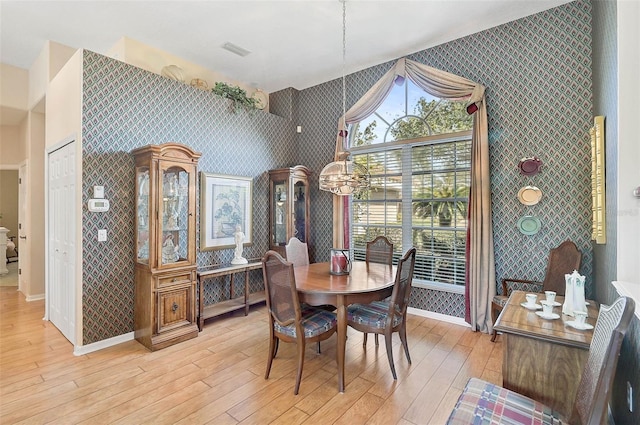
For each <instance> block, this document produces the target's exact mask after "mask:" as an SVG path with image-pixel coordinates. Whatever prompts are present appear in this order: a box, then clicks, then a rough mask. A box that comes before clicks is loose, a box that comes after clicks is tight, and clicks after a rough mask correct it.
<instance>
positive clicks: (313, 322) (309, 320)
mask: <svg viewBox="0 0 640 425" xmlns="http://www.w3.org/2000/svg"><path fill="white" fill-rule="evenodd" d="M337 323H338V322H337V319H336V315H335V314H334V313H331V312H329V311H327V310H323V309H319V308H313V307H311V306H305V308H304V309H303V310H302V328H303V329H304V336H305V338H311V337H314V336H317V335H320V334H322V333H325V332H328V331H329V330H331V328H335V327H336V325H337ZM273 327H274V329H275V331H276V332H277V333H281V334H285V335H288V336H290V337H291V338H295V337H296V327H295V325H294V324H290V325H288V326H282V325H280V324H279V323H278V322H274V323H273Z"/></svg>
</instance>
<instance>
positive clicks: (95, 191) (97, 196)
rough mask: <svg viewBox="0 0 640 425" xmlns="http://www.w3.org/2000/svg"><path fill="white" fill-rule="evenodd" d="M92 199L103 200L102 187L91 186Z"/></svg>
mask: <svg viewBox="0 0 640 425" xmlns="http://www.w3.org/2000/svg"><path fill="white" fill-rule="evenodd" d="M93 197H94V198H95V199H103V198H104V186H93Z"/></svg>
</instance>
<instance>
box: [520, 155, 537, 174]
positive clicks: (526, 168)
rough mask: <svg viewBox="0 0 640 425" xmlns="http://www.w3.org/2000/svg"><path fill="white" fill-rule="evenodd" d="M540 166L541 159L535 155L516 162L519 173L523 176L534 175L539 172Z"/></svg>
mask: <svg viewBox="0 0 640 425" xmlns="http://www.w3.org/2000/svg"><path fill="white" fill-rule="evenodd" d="M541 167H542V161H540V160H539V159H538V158H536V157H535V156H532V157H530V158H522V159H521V160H520V163H519V164H518V168H519V169H520V174H524V175H525V176H535V175H536V174H538V173H539V172H540V168H541Z"/></svg>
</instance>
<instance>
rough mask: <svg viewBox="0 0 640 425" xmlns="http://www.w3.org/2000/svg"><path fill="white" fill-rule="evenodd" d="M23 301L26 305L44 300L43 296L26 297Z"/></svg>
mask: <svg viewBox="0 0 640 425" xmlns="http://www.w3.org/2000/svg"><path fill="white" fill-rule="evenodd" d="M25 300H26V301H27V302H28V303H29V302H31V301H40V300H44V294H36V295H28V296H27V297H25Z"/></svg>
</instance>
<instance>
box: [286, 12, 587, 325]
mask: <svg viewBox="0 0 640 425" xmlns="http://www.w3.org/2000/svg"><path fill="white" fill-rule="evenodd" d="M409 59H412V60H415V61H418V62H421V63H424V64H427V65H430V66H433V67H435V68H438V69H442V70H445V71H448V72H451V73H454V74H457V75H460V76H463V77H466V78H468V79H470V80H472V81H476V82H479V83H481V84H484V85H485V86H486V87H487V90H486V99H487V108H488V115H489V142H490V150H491V173H492V176H491V182H492V203H493V226H494V227H493V229H494V239H495V244H494V246H495V263H496V278H497V279H496V280H497V281H498V282H499V281H500V279H502V278H504V277H512V278H514V277H520V278H528V279H535V280H542V279H543V277H544V273H545V269H546V262H547V256H548V253H549V250H550V249H551V248H553V247H555V246H557V245H559V244H560V243H561V242H562V241H564V240H566V239H571V240H573V241H574V242H575V243H576V245H577V246H578V248H579V249H580V250H581V251H582V253H583V260H582V267H581V270H580V272H581V273H582V274H583V275H585V276H586V277H587V292H588V295H589V296H593V291H592V278H591V277H592V249H591V242H590V235H591V221H590V220H591V188H590V187H591V186H590V185H591V180H590V179H591V174H590V173H591V171H590V170H591V162H590V161H591V159H590V156H591V151H590V145H589V136H588V131H589V128H590V127H591V125H592V124H591V121H592V115H591V102H592V98H591V91H592V87H591V3H590V2H589V1H578V2H574V3H570V4H567V5H564V6H561V7H558V8H554V9H551V10H549V11H545V12H542V13H539V14H536V15H532V16H530V17H527V18H524V19H520V20H517V21H514V22H510V23H507V24H504V25H501V26H498V27H495V28H492V29H489V30H486V31H483V32H480V33H477V34H474V35H471V36H468V37H465V38H461V39H458V40H455V41H452V42H449V43H445V44H442V45H439V46H436V47H434V48H430V49H426V50H423V51H420V52H418V53H416V54H413V55H410V56H409ZM391 66H392V63H385V64H381V65H379V66H375V67H372V68H368V69H366V70H363V71H361V72H357V73H354V74H351V75H348V76H347V81H346V86H347V108H349V107H350V106H351V105H353V104H354V103H355V102H356V101H357V100H358V99H359V98H360V97H361V96H362V95H363V94H364V93H365V92H366V91H367V90H368V89H369V88H370V87H371V86H372V85H373V84H374V83H375V82H376V81H377V80H378V79H379V78H380V77H381V76H382V75H383V74H384V73H385V72H386V71H387V70H388V69H389V68H390V67H391ZM340 83H341V81H340V80H334V81H330V82H328V83H326V84H321V85H318V86H315V87H312V88H309V89H306V90H302V91H300V93H299V104H298V113H299V124H300V125H302V129H303V131H302V134H300V135H299V137H298V141H297V149H298V152H297V155H298V158H299V159H300V162H301V163H304V164H306V165H307V166H309V167H311V169H313V170H317V171H319V170H321V169H322V166H323V165H325V164H326V163H328V162H329V161H331V160H332V157H333V152H334V147H335V134H336V129H337V120H338V117H339V116H340V115H341V113H342V102H341V100H340V99H341V98H342V93H341V84H340ZM533 155H535V156H537V157H539V158H540V159H541V160H542V162H543V168H542V172H541V173H540V174H538V175H536V176H532V177H528V176H522V175H520V174H519V173H518V162H519V161H520V159H521V158H523V157H525V156H533ZM525 185H535V186H537V187H538V188H540V190H541V191H542V193H543V196H542V200H541V201H540V203H539V204H537V205H534V206H525V205H522V204H521V203H520V202H519V201H518V199H517V194H518V190H519V189H520V188H521V187H523V186H525ZM312 187H313V188H315V187H317V175H315V176H314V183H313V184H312ZM313 195H314V199H316V200H317V201H318V204H316V205H314V208H313V209H312V214H314V217H313V222H314V223H318V224H319V225H317V226H315V227H314V229H312V233H313V235H314V238H315V242H316V248H317V251H318V255H327V253H328V252H329V249H330V248H331V197H330V195H328V194H325V193H319V191H317V189H316V193H313ZM316 206H317V207H316ZM527 214H529V215H535V216H537V217H539V218H540V220H541V221H542V228H541V231H540V232H539V233H538V234H536V235H534V236H525V235H523V234H521V233H520V232H519V231H518V230H517V228H516V224H517V221H518V219H519V218H520V217H522V216H523V215H527ZM498 290H499V291H500V290H501V288H499V289H498ZM411 305H412V306H413V307H417V308H423V309H427V310H431V311H435V312H438V313H443V314H450V315H454V316H458V317H463V316H464V300H463V296H462V295H459V294H453V293H446V292H438V291H432V290H427V289H420V288H415V289H414V291H413V292H412V300H411Z"/></svg>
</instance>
